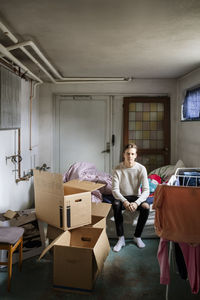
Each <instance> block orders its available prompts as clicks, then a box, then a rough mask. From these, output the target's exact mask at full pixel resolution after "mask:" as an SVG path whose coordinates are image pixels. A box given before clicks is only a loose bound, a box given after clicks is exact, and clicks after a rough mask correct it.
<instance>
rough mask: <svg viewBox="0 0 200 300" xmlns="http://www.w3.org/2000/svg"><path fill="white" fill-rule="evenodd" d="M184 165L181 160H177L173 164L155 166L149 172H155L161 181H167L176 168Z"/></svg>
mask: <svg viewBox="0 0 200 300" xmlns="http://www.w3.org/2000/svg"><path fill="white" fill-rule="evenodd" d="M184 167H185V165H184V163H183V162H182V160H180V159H179V160H178V161H177V163H176V164H175V165H166V166H163V167H160V168H157V169H155V170H153V171H151V172H150V173H149V175H151V174H156V175H158V176H160V177H161V178H162V180H163V181H167V180H168V179H169V178H170V177H171V176H172V175H174V174H175V172H176V169H177V168H184Z"/></svg>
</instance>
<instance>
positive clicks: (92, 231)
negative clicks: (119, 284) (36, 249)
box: [40, 227, 110, 293]
mask: <svg viewBox="0 0 200 300" xmlns="http://www.w3.org/2000/svg"><path fill="white" fill-rule="evenodd" d="M52 247H54V275H53V276H54V278H53V285H54V288H55V289H58V290H62V291H70V292H78V293H90V292H91V291H92V289H93V286H94V283H95V280H96V278H97V276H98V274H99V273H100V271H101V269H102V268H103V264H104V261H105V259H106V257H107V256H108V254H109V251H110V245H109V241H108V238H107V235H106V231H105V229H103V228H93V227H90V228H86V227H81V228H77V229H73V230H71V231H65V232H64V233H62V234H61V235H60V236H59V237H57V238H56V239H55V240H54V241H53V242H52V243H51V244H50V245H49V246H48V247H47V248H46V249H45V250H44V251H43V253H42V254H41V256H40V259H41V258H42V257H43V256H44V255H45V253H46V252H47V251H48V250H50V249H51V248H52Z"/></svg>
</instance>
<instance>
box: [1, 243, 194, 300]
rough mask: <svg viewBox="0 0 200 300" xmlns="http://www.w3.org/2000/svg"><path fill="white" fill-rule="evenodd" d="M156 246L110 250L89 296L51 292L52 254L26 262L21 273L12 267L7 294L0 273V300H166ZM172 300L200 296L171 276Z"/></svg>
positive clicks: (3, 272) (129, 245)
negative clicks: (160, 277) (116, 251)
mask: <svg viewBox="0 0 200 300" xmlns="http://www.w3.org/2000/svg"><path fill="white" fill-rule="evenodd" d="M115 242H116V240H115V239H110V245H111V248H112V247H113V246H114V244H115ZM158 242H159V240H158V239H145V243H146V247H145V248H144V249H138V248H137V247H136V245H135V244H134V243H133V242H132V240H131V239H128V240H127V241H126V247H124V248H123V249H122V250H121V251H120V252H119V253H115V252H113V251H112V250H111V251H110V253H109V256H108V258H107V260H106V262H105V264H104V268H103V271H102V272H101V274H100V275H99V277H98V278H97V281H96V284H95V287H94V291H93V293H92V294H91V295H82V294H72V293H67V292H66V293H65V292H58V291H55V290H54V289H53V288H52V285H53V282H52V279H53V261H52V254H51V253H50V254H47V255H46V256H45V257H44V258H43V259H42V260H41V261H38V257H33V258H30V259H27V260H25V261H23V266H22V272H19V270H18V265H17V264H15V265H14V266H13V276H12V283H11V291H10V292H9V293H8V292H7V289H6V288H7V269H6V268H3V269H0V299H1V300H10V299H16V300H18V299H19V300H22V299H28V300H32V299H34V300H35V299H36V300H43V299H45V300H54V299H72V300H77V299H83V300H84V299H88V300H104V299H105V300H107V299H109V300H110V299H114V300H118V299H120V300H122V299H134V300H139V299H145V300H157V299H158V300H165V299H166V297H165V292H166V286H164V285H160V283H159V276H160V270H159V265H158V261H157V257H156V254H157V249H158ZM175 299H181V300H190V299H193V300H195V299H196V300H197V299H198V300H199V299H200V293H199V294H198V295H194V294H192V293H191V290H190V286H189V283H188V281H184V280H182V279H180V277H179V275H178V274H176V273H175V272H172V274H171V282H170V286H169V296H168V300H175Z"/></svg>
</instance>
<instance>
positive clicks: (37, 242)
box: [0, 209, 45, 263]
mask: <svg viewBox="0 0 200 300" xmlns="http://www.w3.org/2000/svg"><path fill="white" fill-rule="evenodd" d="M0 226H6V227H11V226H21V227H23V228H24V235H23V256H22V258H23V260H24V259H27V258H30V257H33V256H36V255H40V254H41V253H42V251H43V250H44V248H45V235H44V227H43V224H42V222H40V221H39V220H37V218H36V214H35V209H26V210H21V211H16V212H15V215H14V216H13V218H12V219H8V218H6V217H5V214H0ZM3 254H4V255H3V261H7V260H8V258H7V251H6V253H5V252H4V253H3ZM18 261H19V253H18V252H17V251H16V252H14V253H13V263H15V262H18Z"/></svg>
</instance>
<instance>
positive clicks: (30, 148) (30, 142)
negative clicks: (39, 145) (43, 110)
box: [29, 80, 33, 151]
mask: <svg viewBox="0 0 200 300" xmlns="http://www.w3.org/2000/svg"><path fill="white" fill-rule="evenodd" d="M32 89H33V82H32V80H31V90H30V112H29V113H30V128H29V130H30V132H29V135H30V136H29V150H30V151H31V150H32Z"/></svg>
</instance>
